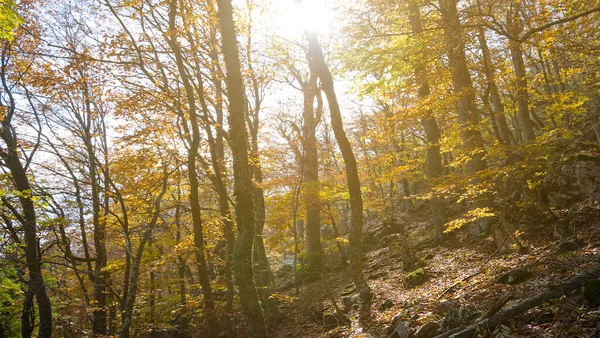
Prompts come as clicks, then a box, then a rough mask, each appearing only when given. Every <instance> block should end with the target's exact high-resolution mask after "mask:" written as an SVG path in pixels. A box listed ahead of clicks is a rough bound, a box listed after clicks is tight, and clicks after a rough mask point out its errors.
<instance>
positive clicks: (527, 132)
mask: <svg viewBox="0 0 600 338" xmlns="http://www.w3.org/2000/svg"><path fill="white" fill-rule="evenodd" d="M510 12H511V13H509V15H508V16H507V17H508V20H510V22H509V23H508V25H507V26H508V31H509V33H510V34H511V35H512V36H513V38H512V39H509V42H508V48H509V50H510V56H511V59H512V63H513V68H514V71H515V86H516V88H515V89H516V92H517V97H516V100H517V109H518V114H519V124H520V125H521V133H522V137H523V141H524V142H529V141H533V140H535V133H534V132H533V122H532V121H531V118H530V117H529V93H528V92H527V73H526V70H525V62H524V61H523V49H522V47H521V41H519V40H517V38H518V36H519V35H520V34H521V24H520V18H519V14H520V13H519V12H520V4H519V3H518V2H515V5H514V7H513V6H511V11H510Z"/></svg>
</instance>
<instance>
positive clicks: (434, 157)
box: [408, 1, 447, 245]
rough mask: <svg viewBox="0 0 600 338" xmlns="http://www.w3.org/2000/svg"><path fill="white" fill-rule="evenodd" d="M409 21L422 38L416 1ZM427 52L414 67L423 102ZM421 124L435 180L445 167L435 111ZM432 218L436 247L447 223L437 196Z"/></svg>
mask: <svg viewBox="0 0 600 338" xmlns="http://www.w3.org/2000/svg"><path fill="white" fill-rule="evenodd" d="M408 6H409V20H410V25H411V27H412V32H413V33H414V34H416V35H417V37H420V36H421V34H422V33H423V23H422V21H421V13H420V9H419V5H418V4H417V2H416V1H410V3H409V5H408ZM424 60H425V51H424V50H421V51H420V53H419V56H418V60H417V63H416V64H415V67H414V72H415V82H416V85H417V87H418V94H419V98H420V99H421V100H423V101H424V100H426V99H427V98H428V97H429V95H430V94H431V90H430V88H429V79H428V74H427V73H428V72H427V68H426V65H425V64H424ZM421 124H422V125H423V129H424V130H425V136H426V138H427V176H428V177H429V178H430V179H433V180H435V179H436V178H439V177H441V176H442V175H443V174H444V165H443V163H442V155H441V154H440V129H439V127H438V124H437V121H436V120H435V116H434V115H433V111H431V110H430V109H427V111H425V114H424V116H423V117H422V118H421ZM430 203H431V216H432V221H433V229H434V236H433V241H434V244H435V245H439V244H440V243H441V242H442V235H443V233H444V224H445V223H446V220H447V216H446V204H445V203H444V200H443V199H441V198H440V197H439V196H437V195H435V194H434V195H433V197H432V198H431V202H430Z"/></svg>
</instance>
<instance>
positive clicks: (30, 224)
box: [0, 48, 52, 338]
mask: <svg viewBox="0 0 600 338" xmlns="http://www.w3.org/2000/svg"><path fill="white" fill-rule="evenodd" d="M9 49H10V48H4V49H2V57H1V63H0V80H1V82H2V88H3V90H4V91H5V94H6V95H7V96H8V103H9V104H8V106H7V107H6V108H7V109H6V111H5V112H4V115H3V118H2V120H1V121H0V124H1V129H0V138H2V140H3V141H4V144H5V146H6V147H5V148H4V149H1V150H0V158H2V160H3V161H4V164H5V165H6V166H7V167H8V170H9V171H10V173H11V176H12V182H13V185H14V187H15V190H17V191H18V192H19V203H20V204H21V209H22V212H23V214H22V217H21V219H22V222H21V223H22V224H21V225H22V226H23V234H24V238H23V244H25V248H24V250H25V261H26V264H27V269H28V270H29V287H30V289H31V290H32V291H33V294H34V295H35V299H36V300H37V304H38V310H39V315H40V321H39V329H38V337H40V338H50V336H51V335H52V304H51V303H50V298H49V297H48V293H47V292H46V285H45V283H44V277H43V275H42V264H41V262H40V261H41V255H40V250H39V247H38V236H37V228H36V227H37V215H36V211H35V206H34V204H33V201H32V199H31V197H32V193H33V191H32V190H31V184H30V182H29V178H28V177H27V172H26V169H25V167H24V166H23V163H21V159H20V158H19V145H18V141H17V135H16V133H15V132H14V129H13V125H12V124H11V122H12V117H13V116H14V113H15V101H14V98H13V96H12V92H11V89H12V87H10V86H9V84H8V80H7V76H8V71H7V69H6V68H7V63H8V56H7V53H8V50H9ZM24 305H25V304H24Z"/></svg>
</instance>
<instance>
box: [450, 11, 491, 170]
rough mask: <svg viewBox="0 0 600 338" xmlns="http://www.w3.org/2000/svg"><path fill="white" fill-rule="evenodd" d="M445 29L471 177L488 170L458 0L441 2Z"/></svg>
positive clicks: (459, 119)
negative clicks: (473, 174)
mask: <svg viewBox="0 0 600 338" xmlns="http://www.w3.org/2000/svg"><path fill="white" fill-rule="evenodd" d="M439 4H440V10H441V15H442V25H443V27H444V37H445V40H446V49H447V54H448V61H449V64H450V68H451V70H452V85H453V87H454V93H455V95H456V98H457V110H458V122H459V124H460V126H459V127H460V137H461V140H462V143H463V152H464V153H465V154H466V155H468V156H469V160H468V161H467V166H466V169H467V173H469V174H472V173H476V172H478V171H480V170H483V169H485V168H486V167H487V164H486V162H485V159H484V157H485V149H484V147H483V140H482V138H481V131H480V130H479V119H478V112H477V106H476V105H475V90H474V89H473V85H472V82H471V75H470V74H469V67H468V64H467V57H466V54H465V43H464V40H463V29H462V26H461V23H460V19H459V16H458V10H457V7H456V6H457V0H439Z"/></svg>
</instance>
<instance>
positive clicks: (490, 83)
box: [478, 28, 513, 144]
mask: <svg viewBox="0 0 600 338" xmlns="http://www.w3.org/2000/svg"><path fill="white" fill-rule="evenodd" d="M478 39H479V45H480V46H481V53H482V54H483V70H484V73H485V79H486V83H487V89H486V91H487V93H488V94H489V96H490V102H491V105H492V116H491V117H492V120H493V121H494V122H495V124H496V127H497V129H498V140H499V141H500V143H502V144H511V143H513V142H512V141H513V137H512V135H511V134H510V129H508V123H507V122H506V115H505V114H504V105H503V104H502V101H501V100H500V93H499V92H498V86H497V85H496V79H495V76H494V67H493V64H492V57H491V55H490V50H489V48H488V45H487V41H486V38H485V30H484V29H483V28H481V29H480V30H479V35H478Z"/></svg>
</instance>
